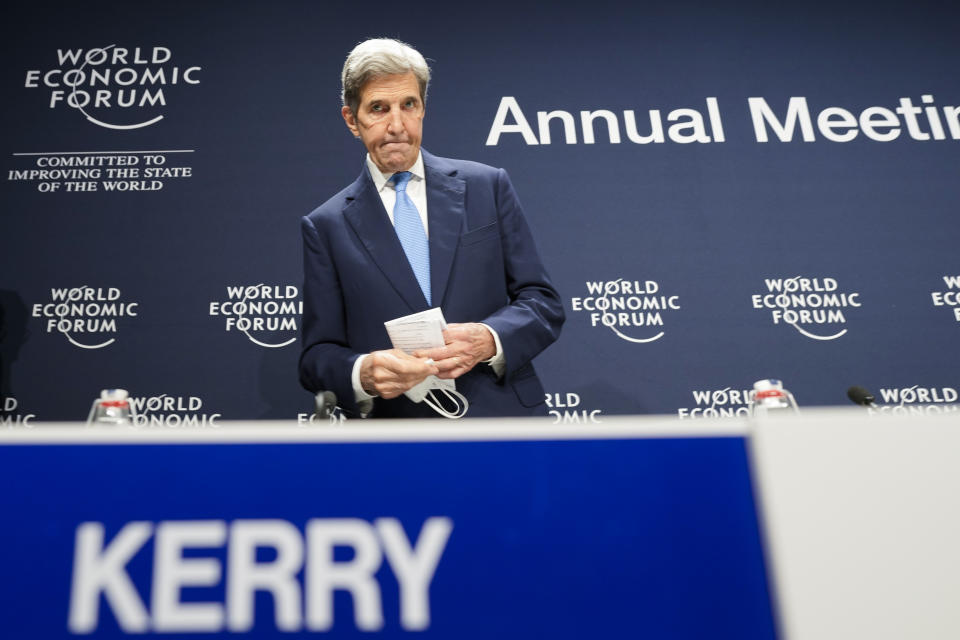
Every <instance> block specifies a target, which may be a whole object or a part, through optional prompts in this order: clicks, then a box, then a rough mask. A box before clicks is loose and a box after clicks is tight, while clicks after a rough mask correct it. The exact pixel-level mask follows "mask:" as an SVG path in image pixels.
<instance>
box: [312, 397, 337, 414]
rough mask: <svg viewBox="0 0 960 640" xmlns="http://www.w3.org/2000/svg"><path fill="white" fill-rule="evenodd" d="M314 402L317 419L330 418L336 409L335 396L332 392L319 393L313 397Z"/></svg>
mask: <svg viewBox="0 0 960 640" xmlns="http://www.w3.org/2000/svg"><path fill="white" fill-rule="evenodd" d="M314 400H315V401H316V414H317V419H326V418H329V417H330V414H332V413H333V410H334V409H336V408H337V395H336V394H335V393H334V392H333V391H321V392H319V393H317V394H316V396H314Z"/></svg>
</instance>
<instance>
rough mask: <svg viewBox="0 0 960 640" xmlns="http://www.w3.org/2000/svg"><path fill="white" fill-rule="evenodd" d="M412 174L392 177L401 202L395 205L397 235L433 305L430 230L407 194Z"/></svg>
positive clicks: (406, 173) (428, 301)
mask: <svg viewBox="0 0 960 640" xmlns="http://www.w3.org/2000/svg"><path fill="white" fill-rule="evenodd" d="M411 177H412V176H411V174H410V172H409V171H400V172H398V173H395V174H393V176H392V177H391V178H390V181H391V182H393V185H394V188H395V189H396V192H397V202H396V204H394V205H393V227H394V229H396V231H397V237H398V238H400V244H401V245H403V252H404V253H405V254H407V260H408V261H409V262H410V266H411V267H413V275H415V276H416V277H417V282H419V283H420V289H421V290H423V296H424V297H425V298H426V299H427V304H432V302H431V301H430V245H429V243H428V242H427V232H426V231H424V230H423V221H422V220H421V219H420V212H419V211H417V206H416V205H415V204H413V200H411V199H410V196H408V195H407V183H409V182H410V178H411Z"/></svg>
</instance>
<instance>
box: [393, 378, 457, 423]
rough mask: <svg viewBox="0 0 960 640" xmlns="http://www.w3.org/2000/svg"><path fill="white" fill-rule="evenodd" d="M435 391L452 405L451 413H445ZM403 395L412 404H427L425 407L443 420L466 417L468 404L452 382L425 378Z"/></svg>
mask: <svg viewBox="0 0 960 640" xmlns="http://www.w3.org/2000/svg"><path fill="white" fill-rule="evenodd" d="M437 391H439V392H440V393H442V394H443V395H445V396H446V397H447V399H448V400H449V401H450V402H452V403H453V406H454V407H455V408H454V409H453V411H447V410H446V409H445V408H444V407H443V404H442V403H441V402H440V398H439V397H438V394H437V393H436V392H437ZM403 395H405V396H407V397H408V398H410V399H411V400H413V401H414V402H425V403H427V406H429V407H430V408H431V409H433V410H434V411H436V412H437V413H439V414H440V415H442V416H443V417H444V418H462V417H463V416H465V415H467V409H469V408H470V403H469V402H467V399H466V398H465V397H464V396H463V394H462V393H460V392H459V391H457V386H456V384H454V382H453V380H441V379H440V378H438V377H437V376H427V377H426V378H425V379H424V380H423V382H421V383H420V384H418V385H417V386H415V387H413V388H412V389H408V390H407V391H406V393H404V394H403ZM461 404H462V405H463V407H462V408H461V406H460V405H461Z"/></svg>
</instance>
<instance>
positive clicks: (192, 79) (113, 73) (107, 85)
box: [23, 44, 201, 129]
mask: <svg viewBox="0 0 960 640" xmlns="http://www.w3.org/2000/svg"><path fill="white" fill-rule="evenodd" d="M200 71H201V68H200V67H198V66H186V67H185V66H182V65H179V64H176V63H174V61H173V52H172V51H171V50H170V49H169V48H168V47H161V46H155V47H133V48H128V47H121V46H117V45H116V44H111V45H108V46H105V47H94V48H92V49H83V48H80V49H57V53H56V65H55V66H53V67H48V68H46V69H29V70H27V72H26V78H25V80H24V85H23V86H24V88H26V89H47V90H49V96H50V97H49V101H48V103H47V106H48V107H49V108H50V109H58V108H62V107H64V106H66V107H67V108H71V109H75V110H77V111H78V112H80V113H81V114H82V115H83V116H84V117H85V118H86V119H87V120H88V121H89V122H91V123H93V124H95V125H97V126H100V127H104V128H107V129H141V128H143V127H149V126H150V125H152V124H156V123H157V122H160V121H161V120H163V114H162V113H158V111H160V110H161V109H162V108H163V107H165V106H166V105H167V100H168V98H169V95H168V94H169V93H170V90H171V88H173V87H178V86H189V85H197V84H200ZM154 114H155V115H154Z"/></svg>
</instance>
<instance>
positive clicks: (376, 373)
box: [360, 349, 440, 400]
mask: <svg viewBox="0 0 960 640" xmlns="http://www.w3.org/2000/svg"><path fill="white" fill-rule="evenodd" d="M439 371H440V370H439V368H438V367H437V366H436V365H434V364H429V363H428V362H427V361H426V360H425V359H421V358H419V357H418V358H415V357H413V356H409V355H407V354H406V353H404V352H403V351H400V350H399V349H390V350H389V351H374V352H373V353H371V354H370V355H369V356H367V357H366V358H364V360H363V363H362V364H361V365H360V384H361V386H362V387H363V390H364V391H366V392H367V393H369V394H371V395H378V396H380V397H381V398H385V399H387V400H389V399H390V398H396V397H397V396H399V395H401V394H402V393H404V392H405V391H407V390H408V389H411V388H413V387H415V386H416V385H418V384H420V383H421V382H423V380H424V378H426V377H427V376H431V375H436V374H437V373H439Z"/></svg>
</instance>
